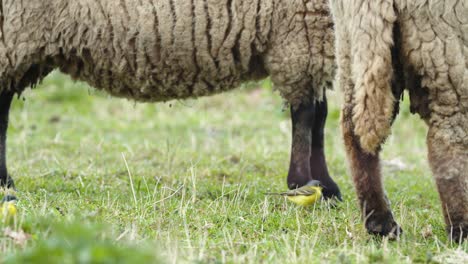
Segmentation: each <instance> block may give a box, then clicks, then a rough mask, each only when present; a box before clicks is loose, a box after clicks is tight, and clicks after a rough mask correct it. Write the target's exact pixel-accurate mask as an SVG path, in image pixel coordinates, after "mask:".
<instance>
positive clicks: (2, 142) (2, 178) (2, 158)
mask: <svg viewBox="0 0 468 264" xmlns="http://www.w3.org/2000/svg"><path fill="white" fill-rule="evenodd" d="M12 99H13V93H9V92H3V93H1V94H0V187H12V188H13V187H14V183H13V179H12V178H10V176H9V175H8V172H7V166H6V133H7V128H8V114H9V112H10V105H11V101H12Z"/></svg>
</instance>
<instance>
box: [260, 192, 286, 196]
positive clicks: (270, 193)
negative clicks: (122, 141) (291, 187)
mask: <svg viewBox="0 0 468 264" xmlns="http://www.w3.org/2000/svg"><path fill="white" fill-rule="evenodd" d="M265 195H279V196H283V195H284V193H273V192H268V193H265Z"/></svg>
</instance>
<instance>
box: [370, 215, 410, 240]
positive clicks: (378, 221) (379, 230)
mask: <svg viewBox="0 0 468 264" xmlns="http://www.w3.org/2000/svg"><path fill="white" fill-rule="evenodd" d="M365 224H366V229H367V232H368V233H369V234H372V235H379V236H386V237H389V238H391V239H396V238H398V237H399V236H400V235H401V234H402V233H403V230H402V229H401V227H400V226H399V225H398V224H397V223H396V222H395V220H394V219H393V215H392V213H391V212H386V213H372V214H370V215H369V216H368V217H367V220H366V223H365Z"/></svg>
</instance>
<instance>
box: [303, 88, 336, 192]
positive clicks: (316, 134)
mask: <svg viewBox="0 0 468 264" xmlns="http://www.w3.org/2000/svg"><path fill="white" fill-rule="evenodd" d="M327 115H328V105H327V98H326V97H325V96H324V97H323V101H321V102H316V103H315V118H314V123H313V129H312V145H311V155H310V171H311V175H312V178H313V179H314V180H319V181H320V182H321V183H322V185H323V186H324V189H323V196H324V197H325V198H336V199H338V200H341V192H340V189H339V188H338V185H337V184H336V183H335V181H333V179H332V178H331V177H330V175H329V173H328V168H327V162H326V159H325V149H324V139H325V135H324V134H325V122H326V119H327Z"/></svg>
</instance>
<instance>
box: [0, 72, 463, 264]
mask: <svg viewBox="0 0 468 264" xmlns="http://www.w3.org/2000/svg"><path fill="white" fill-rule="evenodd" d="M23 98H24V99H23ZM405 98H406V99H407V96H405ZM329 99H330V100H329V116H328V121H327V128H326V156H327V159H328V166H329V170H330V174H331V175H332V177H333V178H334V179H335V180H336V181H337V183H338V184H339V186H340V188H341V191H342V194H343V202H342V203H340V204H338V205H337V206H336V207H332V206H329V205H327V204H326V203H321V204H316V206H314V207H313V208H299V207H297V206H295V205H293V204H290V203H288V202H287V201H285V200H284V199H282V198H279V197H271V196H265V195H264V193H265V192H270V191H281V190H284V189H285V188H286V174H287V169H288V165H289V150H290V141H291V135H290V129H291V128H290V127H291V125H290V121H289V111H287V110H286V111H285V110H284V109H285V108H284V107H283V103H282V101H281V99H280V97H279V96H278V95H277V94H276V93H274V92H272V89H271V87H270V83H269V82H268V81H264V82H261V83H259V84H249V85H245V86H244V87H242V88H241V89H237V90H234V91H232V92H228V93H224V94H220V95H216V96H213V97H207V98H200V99H198V100H187V101H172V102H169V103H158V104H138V103H135V102H132V101H127V100H124V99H116V98H110V97H109V96H108V95H106V94H102V93H100V92H97V91H95V90H93V89H92V88H90V87H88V86H87V85H85V84H83V83H75V82H72V81H71V80H70V79H69V78H68V77H65V76H63V75H61V74H59V73H53V74H52V75H51V76H49V77H48V78H47V79H46V80H45V81H44V82H43V83H42V84H41V85H39V86H38V87H37V88H35V89H34V90H27V92H25V93H24V94H23V96H22V98H20V99H19V100H18V99H17V100H15V101H14V104H13V107H12V110H11V115H10V127H9V131H8V155H7V158H8V161H7V162H8V165H9V170H10V173H11V175H12V177H13V178H14V179H15V181H16V186H17V188H18V192H17V196H18V198H19V202H18V210H19V212H18V215H17V218H16V219H15V221H13V222H10V223H6V222H4V223H1V224H0V263H2V262H5V263H26V262H38V263H39V262H45V261H48V262H49V263H115V262H121V263H133V262H135V263H151V262H154V263H160V262H161V263H415V262H416V263H418V262H419V263H463V262H465V263H466V262H468V243H466V242H465V243H464V244H462V245H457V244H452V243H451V242H450V241H448V239H447V237H446V234H445V230H444V227H445V225H444V223H443V216H442V213H441V210H442V209H441V205H440V203H439V199H438V194H437V192H436V187H435V184H434V181H433V179H432V175H431V173H430V169H429V166H428V162H427V159H426V153H427V152H426V145H425V134H426V132H427V129H426V126H425V124H424V123H423V121H421V120H420V119H419V117H417V116H414V115H411V114H410V113H409V107H408V102H407V101H405V102H404V103H403V104H402V106H401V111H400V115H399V116H398V118H397V120H396V122H395V124H394V126H393V134H392V136H391V137H390V138H389V139H388V141H387V143H386V145H385V148H384V152H383V158H384V160H385V162H384V166H383V170H384V174H385V186H386V190H387V193H388V196H389V198H390V200H391V201H392V208H393V211H394V214H395V217H396V220H397V221H398V223H400V224H401V226H402V228H403V230H404V234H403V236H402V237H401V238H400V239H399V240H397V241H388V240H387V239H379V238H374V237H371V236H369V235H368V234H367V233H366V231H365V229H364V226H363V223H362V221H361V217H360V212H359V209H358V208H357V201H356V196H355V193H354V189H353V185H352V181H351V178H350V175H349V171H348V169H347V163H346V159H345V154H344V148H343V143H342V139H341V133H340V127H339V118H340V117H339V116H340V111H339V104H340V93H339V92H337V91H333V92H330V93H329Z"/></svg>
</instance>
